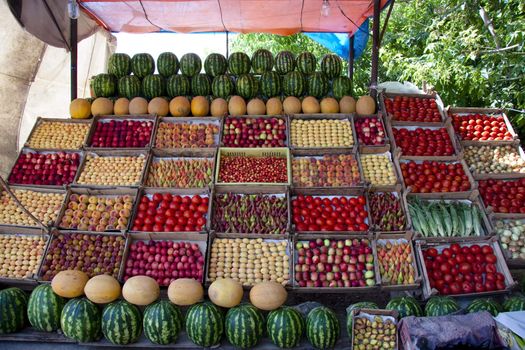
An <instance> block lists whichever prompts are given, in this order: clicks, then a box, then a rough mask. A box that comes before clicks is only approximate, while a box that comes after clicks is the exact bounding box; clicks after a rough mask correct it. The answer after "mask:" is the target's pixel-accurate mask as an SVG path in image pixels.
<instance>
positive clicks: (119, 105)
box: [113, 97, 129, 115]
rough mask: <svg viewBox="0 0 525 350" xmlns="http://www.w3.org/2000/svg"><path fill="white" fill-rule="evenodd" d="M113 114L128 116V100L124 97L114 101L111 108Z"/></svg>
mask: <svg viewBox="0 0 525 350" xmlns="http://www.w3.org/2000/svg"><path fill="white" fill-rule="evenodd" d="M113 113H115V115H127V114H129V100H128V99H127V98H125V97H121V98H119V99H118V100H116V101H115V105H114V106H113Z"/></svg>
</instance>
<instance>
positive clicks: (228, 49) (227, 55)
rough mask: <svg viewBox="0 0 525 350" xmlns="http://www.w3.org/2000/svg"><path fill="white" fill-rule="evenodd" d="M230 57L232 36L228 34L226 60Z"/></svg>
mask: <svg viewBox="0 0 525 350" xmlns="http://www.w3.org/2000/svg"><path fill="white" fill-rule="evenodd" d="M229 56H230V35H229V32H226V58H228V57H229Z"/></svg>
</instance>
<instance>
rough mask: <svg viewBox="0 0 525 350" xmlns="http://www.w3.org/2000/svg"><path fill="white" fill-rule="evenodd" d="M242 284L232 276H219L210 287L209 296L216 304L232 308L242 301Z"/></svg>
mask: <svg viewBox="0 0 525 350" xmlns="http://www.w3.org/2000/svg"><path fill="white" fill-rule="evenodd" d="M242 296H243V290H242V285H241V284H240V283H239V282H237V281H235V280H233V279H231V278H219V279H217V280H215V281H214V282H213V283H212V284H211V285H210V287H209V288H208V297H209V298H210V300H211V302H212V303H214V304H215V305H218V306H221V307H226V308H231V307H234V306H237V305H239V304H240V303H241V299H242Z"/></svg>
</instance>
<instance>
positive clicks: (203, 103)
mask: <svg viewBox="0 0 525 350" xmlns="http://www.w3.org/2000/svg"><path fill="white" fill-rule="evenodd" d="M191 114H192V115H193V116H194V117H205V116H207V115H209V114H210V104H209V103H208V100H207V99H206V97H204V96H195V97H194V98H192V99H191Z"/></svg>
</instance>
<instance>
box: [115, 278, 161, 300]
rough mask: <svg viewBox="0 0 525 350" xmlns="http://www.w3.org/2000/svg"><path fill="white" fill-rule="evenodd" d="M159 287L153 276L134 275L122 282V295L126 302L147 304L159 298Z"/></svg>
mask: <svg viewBox="0 0 525 350" xmlns="http://www.w3.org/2000/svg"><path fill="white" fill-rule="evenodd" d="M159 295H160V288H159V285H158V283H157V281H155V280H154V279H153V278H151V277H148V276H134V277H131V278H130V279H128V280H127V281H126V283H124V287H122V296H123V297H124V299H126V301H127V302H128V303H131V304H134V305H142V306H145V305H149V304H151V303H153V302H154V301H155V300H157V299H158V298H159Z"/></svg>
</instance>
